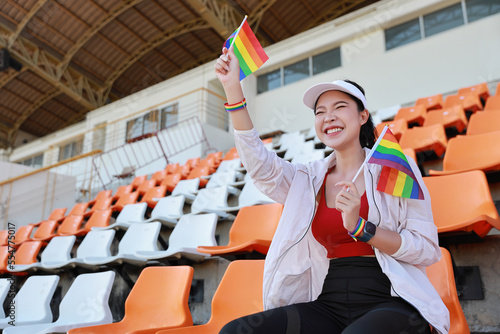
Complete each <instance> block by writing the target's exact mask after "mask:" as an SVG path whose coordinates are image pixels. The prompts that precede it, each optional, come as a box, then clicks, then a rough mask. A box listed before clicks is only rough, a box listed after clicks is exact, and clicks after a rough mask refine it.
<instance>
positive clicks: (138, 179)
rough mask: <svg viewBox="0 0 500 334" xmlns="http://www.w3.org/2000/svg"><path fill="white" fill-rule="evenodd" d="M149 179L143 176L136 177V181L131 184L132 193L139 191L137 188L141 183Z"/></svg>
mask: <svg viewBox="0 0 500 334" xmlns="http://www.w3.org/2000/svg"><path fill="white" fill-rule="evenodd" d="M147 178H148V176H147V175H141V176H136V177H134V179H133V180H132V182H131V183H130V185H131V186H132V191H135V190H137V188H139V186H140V185H141V183H142V182H144V181H146V179H147Z"/></svg>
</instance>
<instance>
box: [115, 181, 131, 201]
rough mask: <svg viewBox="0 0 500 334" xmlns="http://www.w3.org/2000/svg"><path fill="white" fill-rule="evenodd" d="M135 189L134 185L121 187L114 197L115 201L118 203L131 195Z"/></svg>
mask: <svg viewBox="0 0 500 334" xmlns="http://www.w3.org/2000/svg"><path fill="white" fill-rule="evenodd" d="M132 190H133V188H132V185H130V184H128V185H125V186H119V187H118V189H116V193H115V194H114V195H113V197H112V198H113V200H114V201H117V200H119V199H120V197H122V196H123V195H126V194H130V193H131V192H132Z"/></svg>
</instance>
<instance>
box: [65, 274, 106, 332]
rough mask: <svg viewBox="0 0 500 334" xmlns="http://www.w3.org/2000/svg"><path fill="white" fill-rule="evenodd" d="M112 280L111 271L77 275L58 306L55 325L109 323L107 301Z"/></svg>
mask: <svg viewBox="0 0 500 334" xmlns="http://www.w3.org/2000/svg"><path fill="white" fill-rule="evenodd" d="M114 278H115V273H114V272H113V271H105V272H99V273H89V274H81V275H78V276H77V277H76V278H75V280H74V281H73V283H72V284H71V286H70V287H69V289H68V291H67V292H66V294H65V295H64V298H63V299H62V301H61V304H60V305H59V319H58V320H57V321H56V323H75V324H85V323H97V322H100V323H111V322H112V321H113V315H112V314H111V310H110V308H109V304H108V300H109V294H110V292H111V288H112V286H113V282H114Z"/></svg>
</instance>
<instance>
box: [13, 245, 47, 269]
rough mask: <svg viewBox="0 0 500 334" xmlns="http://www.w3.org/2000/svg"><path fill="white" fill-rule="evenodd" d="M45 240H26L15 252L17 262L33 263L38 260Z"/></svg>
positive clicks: (21, 263)
mask: <svg viewBox="0 0 500 334" xmlns="http://www.w3.org/2000/svg"><path fill="white" fill-rule="evenodd" d="M42 246H43V242H41V241H26V242H23V243H22V244H21V246H19V248H18V249H17V251H16V253H15V263H16V265H18V264H20V265H23V264H32V263H35V262H37V256H38V253H39V252H40V250H41V249H42Z"/></svg>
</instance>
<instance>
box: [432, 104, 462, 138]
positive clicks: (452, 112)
mask: <svg viewBox="0 0 500 334" xmlns="http://www.w3.org/2000/svg"><path fill="white" fill-rule="evenodd" d="M457 122H461V124H460V125H461V126H460V125H457V124H458V123H457ZM434 124H443V125H444V126H445V127H446V126H449V125H450V124H451V125H453V126H456V127H457V130H458V131H459V132H462V131H463V129H464V128H465V127H466V126H467V117H466V116H465V111H464V108H462V106H461V105H456V106H452V107H449V108H445V109H436V110H431V111H429V112H427V115H426V116H425V121H424V125H423V126H431V125H434Z"/></svg>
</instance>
